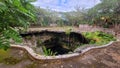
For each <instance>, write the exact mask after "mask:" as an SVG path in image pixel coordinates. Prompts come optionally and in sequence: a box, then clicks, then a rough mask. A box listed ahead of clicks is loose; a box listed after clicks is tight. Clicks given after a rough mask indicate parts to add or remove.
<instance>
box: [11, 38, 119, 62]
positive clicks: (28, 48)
mask: <svg viewBox="0 0 120 68" xmlns="http://www.w3.org/2000/svg"><path fill="white" fill-rule="evenodd" d="M118 41H119V40H118ZM114 42H116V41H111V42H110V43H108V44H106V45H102V46H95V47H89V48H86V49H84V50H82V51H81V53H72V54H65V55H57V56H45V55H39V54H37V53H35V52H34V50H33V49H32V48H30V47H28V46H22V45H21V46H20V45H15V44H11V48H18V49H23V50H25V51H27V52H28V55H30V57H32V58H33V59H36V60H47V59H65V58H70V57H75V56H79V55H81V54H83V53H85V52H87V51H89V50H91V49H96V48H103V47H107V46H109V45H111V44H113V43H114Z"/></svg>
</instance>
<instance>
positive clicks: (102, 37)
mask: <svg viewBox="0 0 120 68" xmlns="http://www.w3.org/2000/svg"><path fill="white" fill-rule="evenodd" d="M82 34H83V35H84V36H85V37H86V38H87V39H89V41H90V44H98V45H101V44H107V43H109V42H110V41H115V40H116V39H115V37H114V36H113V35H112V34H107V33H104V32H102V31H96V32H84V33H82Z"/></svg>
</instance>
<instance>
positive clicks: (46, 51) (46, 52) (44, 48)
mask: <svg viewBox="0 0 120 68" xmlns="http://www.w3.org/2000/svg"><path fill="white" fill-rule="evenodd" d="M43 52H44V55H46V56H54V55H56V54H57V52H55V53H54V52H53V51H51V49H47V48H46V47H45V46H43Z"/></svg>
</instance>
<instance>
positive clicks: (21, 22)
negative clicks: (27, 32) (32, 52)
mask: <svg viewBox="0 0 120 68" xmlns="http://www.w3.org/2000/svg"><path fill="white" fill-rule="evenodd" d="M32 1H33V0H0V48H4V49H5V50H6V49H7V48H8V47H9V46H10V42H11V40H14V41H15V42H20V41H21V39H20V36H19V29H21V28H27V27H28V25H29V24H30V22H32V21H34V20H35V15H34V10H33V9H34V6H32V5H31V4H30V2H32Z"/></svg>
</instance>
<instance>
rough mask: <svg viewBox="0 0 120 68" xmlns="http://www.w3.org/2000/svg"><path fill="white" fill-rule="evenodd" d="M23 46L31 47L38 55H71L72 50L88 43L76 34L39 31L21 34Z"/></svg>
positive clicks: (80, 35)
mask: <svg viewBox="0 0 120 68" xmlns="http://www.w3.org/2000/svg"><path fill="white" fill-rule="evenodd" d="M21 36H22V38H23V42H24V44H25V45H27V46H29V47H31V48H32V49H33V50H34V51H35V52H36V53H37V54H40V55H47V56H53V55H63V54H69V53H73V52H74V50H75V49H76V48H77V47H79V46H81V45H83V44H88V43H89V41H88V39H86V38H85V37H84V36H83V35H82V34H80V33H77V32H70V33H66V32H64V31H63V32H56V31H47V30H44V31H39V32H26V33H22V34H21Z"/></svg>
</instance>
